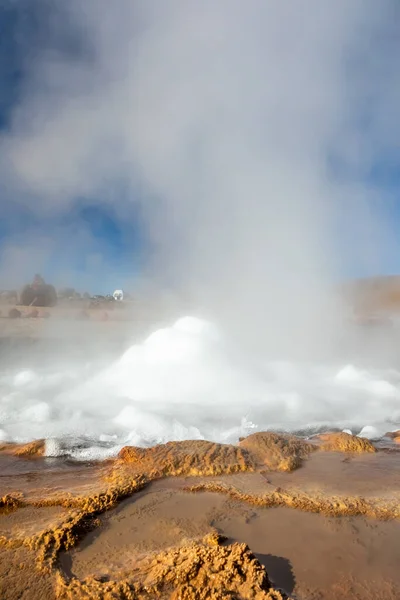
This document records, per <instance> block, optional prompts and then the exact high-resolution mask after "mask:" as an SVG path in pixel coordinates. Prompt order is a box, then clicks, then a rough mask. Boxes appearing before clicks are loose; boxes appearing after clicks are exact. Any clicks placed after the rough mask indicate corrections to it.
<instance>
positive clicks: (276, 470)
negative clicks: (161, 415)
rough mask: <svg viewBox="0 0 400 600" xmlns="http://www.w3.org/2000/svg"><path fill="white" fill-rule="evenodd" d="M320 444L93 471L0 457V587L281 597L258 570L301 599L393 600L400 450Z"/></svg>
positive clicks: (253, 444) (173, 452) (145, 452)
mask: <svg viewBox="0 0 400 600" xmlns="http://www.w3.org/2000/svg"><path fill="white" fill-rule="evenodd" d="M349 437H350V438H351V436H349ZM336 439H337V436H336ZM325 443H326V444H331V443H332V438H330V439H325V440H319V441H318V443H316V444H313V445H310V444H309V443H306V442H304V441H302V440H299V439H297V438H294V437H291V436H281V435H275V434H255V435H252V436H249V438H246V439H244V440H242V441H241V442H240V444H239V446H230V445H221V444H212V443H209V442H197V441H196V442H176V443H170V444H165V445H161V446H157V447H155V448H149V449H140V448H125V449H123V450H122V451H121V454H120V457H119V458H118V459H117V460H115V461H110V462H108V463H102V464H97V465H71V464H68V463H67V462H63V461H61V460H54V459H46V458H43V457H40V455H39V456H38V455H36V456H35V455H34V454H32V453H31V452H28V453H26V452H25V453H23V454H22V455H20V456H19V457H17V456H15V455H13V453H10V452H9V451H8V450H9V449H8V450H7V452H0V489H1V493H0V505H3V507H4V508H3V509H2V512H0V536H1V537H0V545H1V548H0V555H1V557H2V558H1V560H2V561H3V562H1V561H0V569H3V571H2V573H3V579H2V585H3V586H6V588H5V589H7V593H9V597H10V598H12V599H13V598H20V597H21V598H26V599H27V600H29V598H32V600H35V599H36V598H41V597H43V598H46V599H47V598H78V599H79V598H104V599H107V600H108V599H111V598H125V599H129V598H135V599H141V598H143V600H144V599H146V600H150V599H152V598H171V599H172V598H176V600H178V598H179V599H187V600H191V599H193V600H195V599H201V598H222V597H227V598H232V599H233V598H236V599H238V598H242V599H243V600H245V599H251V598H254V599H257V598H259V599H260V600H261V599H264V598H280V597H282V596H281V595H280V594H279V592H276V591H273V590H272V588H271V584H270V582H269V579H268V576H267V575H266V572H267V573H268V575H269V576H270V577H271V579H272V580H273V581H275V583H276V584H277V585H278V584H280V585H283V587H285V588H286V591H287V592H288V593H289V594H291V593H292V592H293V591H294V592H296V593H297V594H298V597H299V598H300V600H301V598H312V599H317V598H318V599H319V600H333V599H336V598H339V597H340V598H366V599H368V598H382V599H383V598H396V597H400V590H399V585H400V582H399V580H398V578H397V575H396V573H395V568H394V566H393V565H394V563H395V562H396V561H397V563H398V559H399V558H400V557H399V556H398V554H397V551H396V547H395V538H398V536H399V533H400V531H399V526H400V525H399V523H398V519H399V518H400V492H399V490H400V487H399V483H400V472H399V468H398V465H399V460H400V455H399V454H398V453H397V452H393V453H386V452H383V451H378V452H370V451H368V446H366V447H365V449H366V451H365V452H363V453H358V452H357V450H358V449H359V446H357V447H356V446H355V444H354V443H353V440H352V439H351V440H350V442H349V440H348V439H347V438H346V439H345V443H343V442H342V441H341V442H340V444H336V447H335V449H337V448H340V450H341V451H339V452H336V451H335V452H328V451H326V450H327V448H326V446H325V447H324V444H325ZM35 447H36V448H40V443H39V444H37V445H36V446H35V445H33V446H32V448H35ZM363 448H364V446H363ZM319 449H320V450H324V451H322V452H321V451H318V450H319ZM349 450H351V452H349ZM343 452H344V453H343ZM14 454H15V453H14ZM297 467H300V468H297ZM291 469H294V470H293V471H292V472H291V471H290V470H291ZM188 491H191V492H192V493H188ZM294 509H297V510H294ZM333 517H334V518H333ZM388 520H391V522H390V523H388V522H387V521H388ZM252 528H253V529H252ZM217 531H220V532H221V533H222V534H224V535H226V536H228V537H229V540H228V542H229V543H228V544H226V543H225V544H223V543H222V540H221V539H220V538H218V535H216V532H217ZM243 543H245V544H249V546H250V548H251V550H252V551H255V552H256V554H257V556H256V557H255V556H253V555H252V554H251V552H250V550H249V549H248V547H247V546H246V545H243ZM339 549H342V551H341V555H342V558H340V556H339V555H340V553H339ZM324 557H329V560H330V562H327V560H325V559H324ZM307 561H309V562H307ZM357 561H358V562H359V564H360V565H361V566H360V569H359V571H357V570H356V569H355V567H354V565H355V563H356V562H357ZM21 564H22V565H23V566H20V565H21ZM262 564H263V565H264V566H266V572H265V571H264V569H263V568H262ZM327 565H329V567H328V566H327ZM20 571H21V577H19V575H20ZM28 572H31V578H30V580H29V582H27V581H26V573H28ZM0 574H1V573H0ZM24 578H25V579H24ZM3 580H4V581H3ZM20 581H22V582H25V583H22V584H21V583H18V582H20ZM40 582H42V583H41V584H40ZM40 585H41V586H42V587H40ZM23 586H25V587H23ZM35 586H36V587H35ZM37 586H39V587H37ZM24 590H25V591H24ZM38 590H40V594H42V595H40V594H39V592H38ZM340 593H341V594H342V595H341V596H340ZM23 594H25V595H23ZM27 594H28V595H27ZM335 594H336V595H335ZM362 594H364V595H362ZM379 594H380V595H379ZM385 594H386V595H385ZM3 597H5V598H6V599H7V598H8V596H7V595H5V596H4V594H3V596H2V595H1V594H0V598H3Z"/></svg>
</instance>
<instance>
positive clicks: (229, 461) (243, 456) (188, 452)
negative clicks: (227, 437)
mask: <svg viewBox="0 0 400 600" xmlns="http://www.w3.org/2000/svg"><path fill="white" fill-rule="evenodd" d="M314 450H316V447H315V446H313V445H311V444H308V443H307V442H305V441H303V440H301V439H299V438H296V437H294V436H288V435H280V434H277V433H255V434H252V435H250V436H249V437H247V438H244V439H243V440H242V441H241V442H240V443H239V446H233V445H228V444H215V443H213V442H206V441H204V440H194V441H184V442H168V443H167V444H160V445H159V446H154V447H152V448H137V447H135V446H125V447H124V448H122V450H121V451H120V453H119V459H120V460H121V461H122V462H123V463H125V464H129V465H131V466H134V467H135V468H137V470H138V471H140V472H141V473H146V475H149V476H170V475H175V476H177V475H192V476H199V475H221V474H231V473H238V472H241V471H254V470H255V469H256V468H257V467H258V466H262V467H267V468H268V469H270V470H277V471H292V470H293V469H296V468H297V467H299V466H300V465H301V461H302V460H303V459H304V458H306V457H307V456H308V455H309V454H310V453H311V452H313V451H314Z"/></svg>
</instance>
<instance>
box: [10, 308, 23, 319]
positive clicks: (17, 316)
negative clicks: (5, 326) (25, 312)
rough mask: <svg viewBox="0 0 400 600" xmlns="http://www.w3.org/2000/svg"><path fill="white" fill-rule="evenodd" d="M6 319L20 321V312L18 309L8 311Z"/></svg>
mask: <svg viewBox="0 0 400 600" xmlns="http://www.w3.org/2000/svg"><path fill="white" fill-rule="evenodd" d="M8 318H9V319H20V318H21V311H19V310H18V308H11V309H10V310H9V311H8Z"/></svg>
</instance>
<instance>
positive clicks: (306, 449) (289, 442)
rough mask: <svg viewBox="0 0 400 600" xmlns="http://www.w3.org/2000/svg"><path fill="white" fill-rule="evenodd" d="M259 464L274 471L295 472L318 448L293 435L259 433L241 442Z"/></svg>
mask: <svg viewBox="0 0 400 600" xmlns="http://www.w3.org/2000/svg"><path fill="white" fill-rule="evenodd" d="M239 446H240V448H245V449H246V450H248V451H249V452H250V454H251V456H252V457H253V459H254V460H255V461H256V463H257V464H259V465H262V466H266V467H268V468H269V469H270V470H273V471H293V470H294V469H297V468H298V467H300V466H301V463H302V460H303V459H304V458H307V457H308V456H309V454H310V453H311V452H314V451H315V450H316V447H315V446H313V445H312V444H309V443H308V442H306V441H304V440H302V439H300V438H297V437H295V436H292V435H282V434H278V433H270V432H257V433H253V434H251V435H249V436H248V437H246V438H244V439H242V440H241V441H240V442H239Z"/></svg>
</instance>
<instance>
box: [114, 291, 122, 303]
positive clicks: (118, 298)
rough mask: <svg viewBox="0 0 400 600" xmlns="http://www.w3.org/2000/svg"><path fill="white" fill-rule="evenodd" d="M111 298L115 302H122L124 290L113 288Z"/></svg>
mask: <svg viewBox="0 0 400 600" xmlns="http://www.w3.org/2000/svg"><path fill="white" fill-rule="evenodd" d="M113 298H114V300H116V301H117V302H122V300H123V299H124V292H123V291H122V290H115V292H114V293H113Z"/></svg>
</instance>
